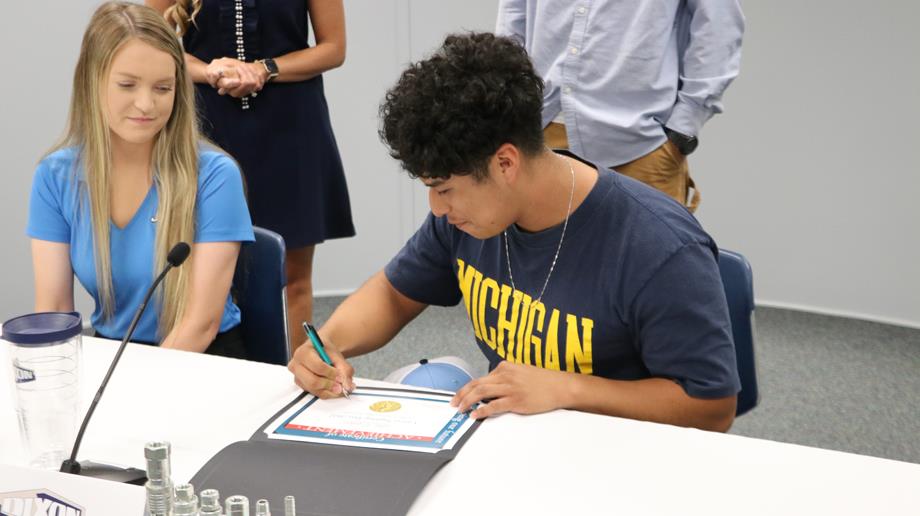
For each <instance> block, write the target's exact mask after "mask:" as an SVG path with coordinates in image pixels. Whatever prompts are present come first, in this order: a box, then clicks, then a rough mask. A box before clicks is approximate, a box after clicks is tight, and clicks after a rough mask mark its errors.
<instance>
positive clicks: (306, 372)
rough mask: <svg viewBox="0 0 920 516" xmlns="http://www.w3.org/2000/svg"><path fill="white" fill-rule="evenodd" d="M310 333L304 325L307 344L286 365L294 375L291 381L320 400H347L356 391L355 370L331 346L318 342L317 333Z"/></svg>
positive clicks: (325, 342)
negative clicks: (345, 398)
mask: <svg viewBox="0 0 920 516" xmlns="http://www.w3.org/2000/svg"><path fill="white" fill-rule="evenodd" d="M311 330H312V327H309V328H307V325H306V324H305V331H306V333H307V342H306V343H305V345H303V346H300V347H299V348H297V351H296V352H295V353H294V356H293V357H292V358H291V362H290V363H289V364H288V370H290V371H291V373H293V374H294V382H295V383H296V384H297V386H298V387H300V388H301V389H303V390H305V391H307V392H309V393H310V394H313V395H314V396H316V397H318V398H321V399H329V398H338V397H340V396H343V395H344V396H346V397H347V395H348V393H349V392H351V391H353V390H355V383H354V379H353V377H354V373H355V370H354V368H353V367H351V364H349V363H348V361H347V360H345V356H344V355H342V353H341V352H339V350H338V349H337V348H336V347H335V344H334V343H332V342H330V341H329V340H328V339H326V340H322V339H320V337H319V333H314V334H313V335H311V334H310V333H311ZM306 344H310V345H306ZM324 355H325V356H324Z"/></svg>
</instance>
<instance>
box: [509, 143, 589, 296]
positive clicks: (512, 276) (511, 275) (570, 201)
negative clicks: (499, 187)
mask: <svg viewBox="0 0 920 516" xmlns="http://www.w3.org/2000/svg"><path fill="white" fill-rule="evenodd" d="M563 159H565V158H563ZM567 161H568V163H569V172H570V173H571V174H572V191H571V192H569V207H568V208H566V210H565V222H563V223H562V236H560V237H559V246H558V247H556V255H555V256H553V263H552V264H550V266H549V273H547V274H546V281H544V282H543V288H542V289H541V290H540V296H539V297H537V300H536V301H535V302H534V304H536V303H539V302H540V301H541V300H542V299H543V293H544V292H546V286H547V285H549V278H550V276H552V275H553V269H555V268H556V260H558V259H559V251H561V250H562V242H563V240H565V228H567V227H568V226H569V215H571V213H572V199H574V198H575V168H574V167H572V161H571V160H567ZM503 233H504V235H505V258H507V260H508V277H509V278H510V279H511V288H512V289H513V290H517V287H516V286H514V274H512V273H511V251H510V249H509V247H508V230H507V229H506V230H505V231H504V232H503Z"/></svg>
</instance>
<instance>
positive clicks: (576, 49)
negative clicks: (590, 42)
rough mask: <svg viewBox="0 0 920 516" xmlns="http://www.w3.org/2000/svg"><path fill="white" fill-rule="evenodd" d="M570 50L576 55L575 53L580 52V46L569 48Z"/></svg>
mask: <svg viewBox="0 0 920 516" xmlns="http://www.w3.org/2000/svg"><path fill="white" fill-rule="evenodd" d="M569 52H571V53H572V55H573V56H574V55H575V54H577V53H578V47H572V49H571V50H569Z"/></svg>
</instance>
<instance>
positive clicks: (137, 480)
mask: <svg viewBox="0 0 920 516" xmlns="http://www.w3.org/2000/svg"><path fill="white" fill-rule="evenodd" d="M182 246H184V247H182ZM189 251H190V249H189V247H188V244H186V243H185V242H179V243H178V244H176V245H175V246H174V247H173V248H172V250H171V251H170V252H169V256H168V257H167V262H168V263H167V265H166V267H164V268H163V272H161V273H160V275H159V276H157V278H156V279H155V280H154V282H153V284H152V285H150V288H149V289H148V290H147V294H146V295H145V296H144V301H143V302H142V303H141V305H140V306H139V307H138V308H137V312H135V313H134V319H132V320H131V324H130V325H129V326H128V332H127V333H125V336H124V338H123V339H121V344H120V345H119V346H118V351H117V352H116V353H115V358H114V359H112V365H110V366H109V370H108V372H106V373H105V378H104V379H103V380H102V385H100V386H99V390H98V391H96V396H94V397H93V402H92V403H90V405H89V409H88V410H87V411H86V416H84V417H83V423H82V424H81V425H80V431H79V432H77V438H76V440H75V441H74V443H73V451H71V452H70V458H69V459H66V460H64V462H62V463H61V469H60V471H61V472H62V473H71V474H74V475H81V476H85V477H94V478H101V479H105V480H113V481H115V482H122V483H125V484H135V485H144V482H146V481H147V472H146V471H143V470H140V469H137V468H120V467H118V466H113V465H110V464H100V463H97V462H91V461H84V462H83V463H82V464H81V463H80V462H78V461H77V453H78V452H79V451H80V444H81V443H82V441H83V433H84V432H86V426H87V425H88V424H89V420H90V418H91V417H92V416H93V413H94V412H95V411H96V406H97V405H99V399H100V398H101V397H102V393H103V392H104V391H105V387H106V386H107V385H108V384H109V379H110V378H111V377H112V372H113V371H114V370H115V366H116V365H118V361H119V360H120V359H121V354H122V353H124V352H125V348H126V347H127V345H128V341H129V340H131V336H132V335H134V329H135V328H136V327H137V323H138V321H139V320H140V318H141V314H143V313H144V309H145V308H147V303H148V302H149V301H150V297H151V296H153V293H154V291H156V289H157V287H158V286H159V285H160V282H161V281H163V278H165V277H166V274H167V273H168V272H169V271H170V270H172V269H173V268H174V267H178V266H179V265H182V262H184V261H185V259H186V258H188V253H189Z"/></svg>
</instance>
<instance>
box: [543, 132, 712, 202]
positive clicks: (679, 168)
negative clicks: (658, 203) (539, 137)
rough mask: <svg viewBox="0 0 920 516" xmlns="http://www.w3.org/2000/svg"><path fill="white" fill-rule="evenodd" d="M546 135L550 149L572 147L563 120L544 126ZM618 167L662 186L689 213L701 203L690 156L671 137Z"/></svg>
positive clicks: (621, 171)
mask: <svg viewBox="0 0 920 516" xmlns="http://www.w3.org/2000/svg"><path fill="white" fill-rule="evenodd" d="M543 138H544V140H546V146H547V147H549V148H551V149H568V148H569V140H568V137H567V136H566V133H565V126H564V125H562V124H557V123H555V122H550V124H549V125H548V126H546V129H544V130H543ZM616 171H617V172H619V173H621V174H623V175H625V176H629V177H631V178H633V179H637V180H639V181H642V182H643V183H645V184H647V185H649V186H651V187H653V188H656V189H658V190H661V191H662V192H664V193H666V194H667V195H669V196H671V197H673V198H674V199H675V200H677V202H679V203H681V204H682V205H684V206H686V207H687V209H688V210H690V213H693V212H695V211H696V208H697V206H699V205H700V192H699V190H697V189H696V185H695V184H694V183H693V179H691V178H690V168H689V167H688V166H687V157H686V156H684V155H683V154H681V153H680V151H678V150H677V147H675V146H674V144H673V143H671V141H670V140H668V141H666V142H664V144H663V145H662V146H661V147H658V148H657V149H655V150H653V151H652V152H649V153H648V154H646V155H645V156H642V157H640V158H637V159H634V160H632V161H630V162H629V163H624V164H622V165H619V166H617V167H616ZM691 189H692V190H693V193H692V194H691V193H690V190H691Z"/></svg>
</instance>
